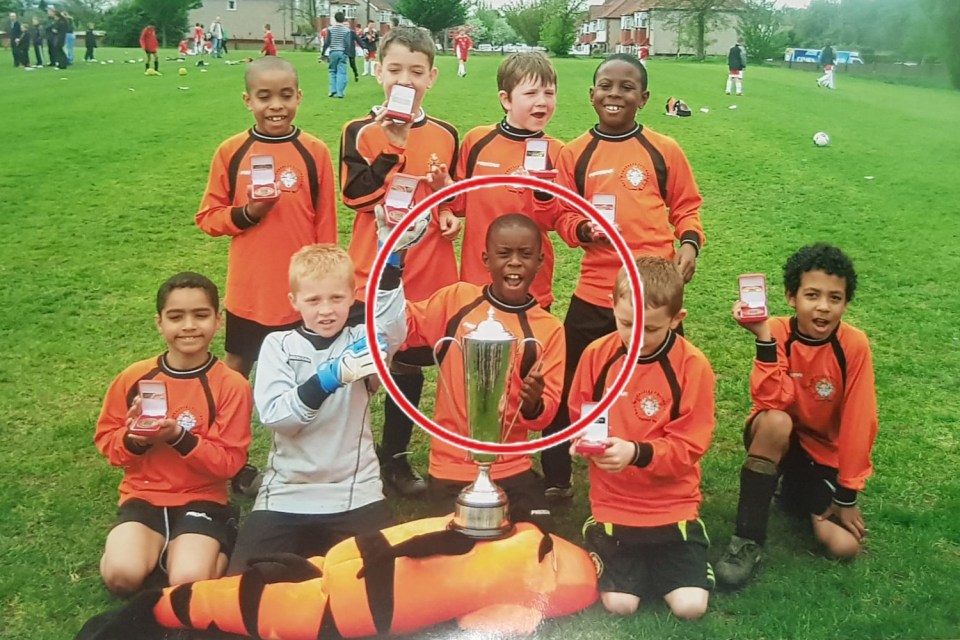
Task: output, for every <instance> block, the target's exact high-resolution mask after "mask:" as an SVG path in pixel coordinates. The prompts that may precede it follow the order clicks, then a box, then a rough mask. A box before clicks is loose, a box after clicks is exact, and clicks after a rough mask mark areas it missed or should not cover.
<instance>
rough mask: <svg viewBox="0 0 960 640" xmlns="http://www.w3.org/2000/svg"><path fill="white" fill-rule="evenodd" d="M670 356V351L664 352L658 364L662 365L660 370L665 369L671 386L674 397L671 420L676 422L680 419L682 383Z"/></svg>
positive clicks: (658, 359) (671, 393)
mask: <svg viewBox="0 0 960 640" xmlns="http://www.w3.org/2000/svg"><path fill="white" fill-rule="evenodd" d="M668 354H669V350H664V352H663V353H662V354H660V357H658V358H657V362H659V363H660V368H661V369H663V375H664V376H665V377H666V378H667V384H668V385H669V386H670V395H671V397H672V402H671V404H670V420H676V419H677V418H679V417H680V400H681V394H680V383H679V382H677V373H676V372H675V371H674V370H673V365H672V364H670V358H669V357H668Z"/></svg>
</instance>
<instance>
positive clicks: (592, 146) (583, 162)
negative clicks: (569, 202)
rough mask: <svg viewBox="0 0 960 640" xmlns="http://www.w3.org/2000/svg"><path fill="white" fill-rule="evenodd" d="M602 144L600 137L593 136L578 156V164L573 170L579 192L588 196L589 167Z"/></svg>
mask: <svg viewBox="0 0 960 640" xmlns="http://www.w3.org/2000/svg"><path fill="white" fill-rule="evenodd" d="M599 145H600V138H596V137H593V138H591V139H590V142H589V143H587V146H586V147H585V148H584V150H583V152H582V153H581V154H580V157H579V158H577V164H576V167H575V168H574V171H573V180H574V183H575V184H576V186H577V193H579V194H580V195H581V196H584V197H586V193H587V192H586V184H587V168H588V167H589V166H590V159H591V158H592V157H593V154H594V153H595V152H596V150H597V147H598V146H599Z"/></svg>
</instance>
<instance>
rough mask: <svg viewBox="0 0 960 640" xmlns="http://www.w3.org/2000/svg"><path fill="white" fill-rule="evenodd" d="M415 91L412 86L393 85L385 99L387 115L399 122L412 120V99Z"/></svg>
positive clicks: (415, 94)
mask: <svg viewBox="0 0 960 640" xmlns="http://www.w3.org/2000/svg"><path fill="white" fill-rule="evenodd" d="M416 97H417V91H416V90H415V89H414V88H413V87H406V86H404V85H402V84H395V85H393V89H391V90H390V99H389V100H387V117H388V118H392V119H393V120H397V121H399V122H410V121H411V120H413V101H414V99H415V98H416Z"/></svg>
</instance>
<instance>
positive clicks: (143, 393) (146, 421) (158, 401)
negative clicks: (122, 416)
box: [130, 380, 167, 435]
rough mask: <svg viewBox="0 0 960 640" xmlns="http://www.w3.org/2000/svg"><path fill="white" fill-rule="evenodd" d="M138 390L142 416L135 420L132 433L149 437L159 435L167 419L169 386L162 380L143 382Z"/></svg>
mask: <svg viewBox="0 0 960 640" xmlns="http://www.w3.org/2000/svg"><path fill="white" fill-rule="evenodd" d="M137 388H138V393H139V395H140V416H139V417H138V418H137V419H136V420H134V422H133V424H132V425H131V426H130V431H131V433H136V434H148V435H149V434H152V433H157V432H158V431H160V426H161V423H162V422H163V421H164V420H165V419H166V417H167V385H166V384H164V382H163V381H162V380H141V381H140V382H139V383H137Z"/></svg>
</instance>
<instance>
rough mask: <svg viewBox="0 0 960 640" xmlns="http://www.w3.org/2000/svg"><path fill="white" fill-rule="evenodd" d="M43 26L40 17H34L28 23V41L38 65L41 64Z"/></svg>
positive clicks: (40, 65)
mask: <svg viewBox="0 0 960 640" xmlns="http://www.w3.org/2000/svg"><path fill="white" fill-rule="evenodd" d="M43 38H44V33H43V26H42V25H41V24H40V18H37V17H34V18H33V20H32V21H31V24H30V42H32V43H33V55H34V56H36V58H37V65H36V66H38V67H42V66H43Z"/></svg>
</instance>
